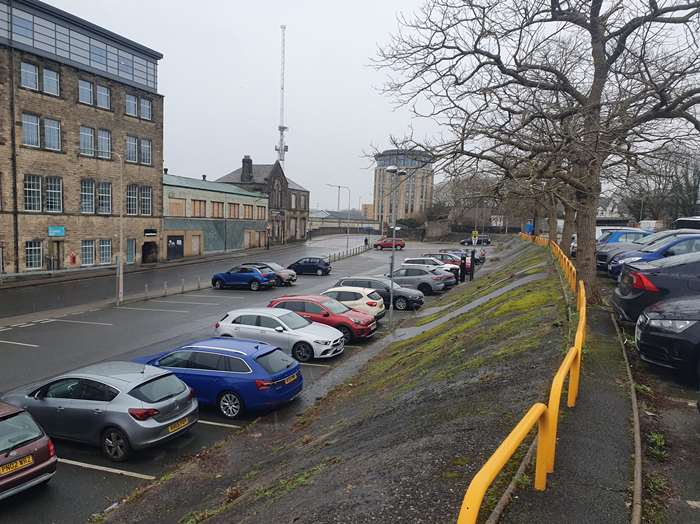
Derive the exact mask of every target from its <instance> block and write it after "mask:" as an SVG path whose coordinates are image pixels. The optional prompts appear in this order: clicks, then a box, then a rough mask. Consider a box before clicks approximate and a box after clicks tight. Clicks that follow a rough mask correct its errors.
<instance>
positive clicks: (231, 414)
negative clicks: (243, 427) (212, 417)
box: [219, 391, 241, 418]
mask: <svg viewBox="0 0 700 524" xmlns="http://www.w3.org/2000/svg"><path fill="white" fill-rule="evenodd" d="M219 411H221V414H222V415H223V416H224V417H227V418H236V417H237V416H238V415H239V414H240V413H241V399H240V398H238V395H236V394H235V393H231V392H230V391H227V392H226V393H224V394H223V395H221V398H220V399H219Z"/></svg>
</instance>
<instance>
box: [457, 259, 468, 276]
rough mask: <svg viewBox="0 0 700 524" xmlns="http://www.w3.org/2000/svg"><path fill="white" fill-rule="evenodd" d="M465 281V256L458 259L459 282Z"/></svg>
mask: <svg viewBox="0 0 700 524" xmlns="http://www.w3.org/2000/svg"><path fill="white" fill-rule="evenodd" d="M466 279H467V256H466V255H462V256H461V258H460V259H459V281H460V282H464V281H465V280H466Z"/></svg>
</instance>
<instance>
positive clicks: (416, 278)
mask: <svg viewBox="0 0 700 524" xmlns="http://www.w3.org/2000/svg"><path fill="white" fill-rule="evenodd" d="M385 276H386V277H389V276H390V275H389V274H386V275H385ZM443 277H444V273H443V272H440V271H439V270H434V269H424V268H421V267H404V268H400V269H397V270H396V271H394V276H393V279H394V282H396V283H398V284H399V285H401V286H403V287H408V288H412V289H417V290H418V291H420V292H421V293H423V294H424V295H433V294H435V293H438V292H440V291H444V290H445V287H446V284H445V280H444V278H443Z"/></svg>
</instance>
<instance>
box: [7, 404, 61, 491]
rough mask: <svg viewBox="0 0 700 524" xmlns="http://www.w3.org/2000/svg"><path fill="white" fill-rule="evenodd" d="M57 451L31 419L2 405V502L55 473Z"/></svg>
mask: <svg viewBox="0 0 700 524" xmlns="http://www.w3.org/2000/svg"><path fill="white" fill-rule="evenodd" d="M57 460H58V459H57V458H56V448H54V445H53V442H51V439H50V438H49V437H47V436H46V433H44V430H43V429H41V427H40V426H39V425H38V424H37V423H36V422H35V421H34V419H33V418H32V416H31V415H30V414H29V413H28V412H26V411H25V410H23V409H21V408H17V407H15V406H11V405H10V404H6V403H4V402H0V500H2V499H4V498H7V497H10V496H12V495H15V494H16V493H19V492H20V491H24V490H25V489H29V488H31V487H33V486H36V485H38V484H45V483H46V482H48V481H49V480H51V477H53V475H54V473H56V462H57Z"/></svg>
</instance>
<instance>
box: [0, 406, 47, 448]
mask: <svg viewBox="0 0 700 524" xmlns="http://www.w3.org/2000/svg"><path fill="white" fill-rule="evenodd" d="M43 434H44V432H43V431H41V428H40V427H39V426H37V424H36V422H34V419H32V417H31V416H30V415H29V413H27V412H26V411H22V412H20V413H17V414H16V415H10V416H9V417H6V418H3V419H0V453H3V452H7V451H9V450H10V449H12V448H17V447H19V446H22V445H24V444H26V443H29V442H31V441H32V440H36V439H38V438H39V437H41V436H42V435H43Z"/></svg>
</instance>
